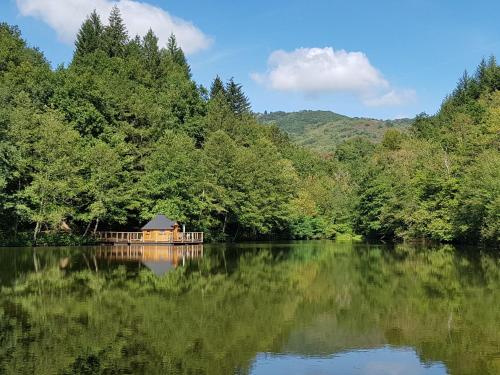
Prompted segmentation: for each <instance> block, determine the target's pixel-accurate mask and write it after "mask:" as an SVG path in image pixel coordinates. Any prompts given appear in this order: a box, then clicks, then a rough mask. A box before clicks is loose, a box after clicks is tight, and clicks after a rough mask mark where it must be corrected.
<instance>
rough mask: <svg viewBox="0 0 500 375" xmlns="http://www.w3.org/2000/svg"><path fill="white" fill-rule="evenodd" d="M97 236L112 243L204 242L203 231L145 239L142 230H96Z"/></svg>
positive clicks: (100, 239)
mask: <svg viewBox="0 0 500 375" xmlns="http://www.w3.org/2000/svg"><path fill="white" fill-rule="evenodd" d="M96 237H97V239H98V240H99V241H102V242H112V243H146V242H168V243H202V242H203V232H179V233H176V234H175V236H174V235H172V236H168V238H167V239H165V238H159V239H156V238H151V239H144V236H143V233H142V232H96Z"/></svg>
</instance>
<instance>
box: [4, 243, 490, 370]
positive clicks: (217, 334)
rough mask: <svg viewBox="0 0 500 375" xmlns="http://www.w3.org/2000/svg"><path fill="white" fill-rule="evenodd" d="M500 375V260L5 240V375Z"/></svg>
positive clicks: (312, 246) (430, 253) (342, 247)
mask: <svg viewBox="0 0 500 375" xmlns="http://www.w3.org/2000/svg"><path fill="white" fill-rule="evenodd" d="M4 373H5V374H24V373H26V374H137V373H146V374H214V375H220V374H255V375H263V374H273V375H274V374H278V375H279V374H283V375H285V374H286V375H293V374H310V375H325V374H338V375H354V374H356V375H357V374H359V375H380V374H389V375H418V374H422V375H431V374H432V375H442V374H454V375H455V374H456V375H458V374H478V375H488V374H495V375H498V374H500V261H499V258H498V257H497V256H494V255H491V254H488V253H487V252H483V251H480V250H479V249H469V250H468V251H467V252H466V251H458V250H456V249H454V248H452V247H450V246H442V247H435V248H424V247H412V246H406V245H398V246H396V247H392V248H387V247H383V246H368V245H361V244H355V245H353V244H338V243H334V242H294V243H286V244H241V245H237V246H224V245H205V246H204V247H202V246H191V247H184V248H183V247H176V248H172V247H156V246H149V247H140V246H136V247H126V246H125V247H87V248H69V247H68V248H46V249H42V248H38V249H32V248H22V249H21V248H16V249H9V248H0V374H4Z"/></svg>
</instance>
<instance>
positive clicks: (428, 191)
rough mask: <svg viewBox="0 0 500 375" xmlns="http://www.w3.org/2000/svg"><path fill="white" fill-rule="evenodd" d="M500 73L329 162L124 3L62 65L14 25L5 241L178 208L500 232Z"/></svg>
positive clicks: (3, 81)
mask: <svg viewBox="0 0 500 375" xmlns="http://www.w3.org/2000/svg"><path fill="white" fill-rule="evenodd" d="M499 77H500V68H499V67H498V66H497V64H496V62H495V61H494V60H493V59H492V60H491V61H489V62H487V63H483V64H481V66H480V67H479V70H478V73H477V74H476V76H474V77H472V78H471V77H468V76H464V78H463V79H462V80H461V82H460V84H459V86H458V88H457V90H456V91H455V92H454V93H453V95H451V96H450V98H448V99H447V100H446V101H445V103H444V104H443V107H442V109H441V111H440V112H439V113H438V114H437V115H435V116H432V117H429V116H423V115H422V116H420V117H418V119H417V121H416V123H415V125H414V126H413V128H412V131H411V134H409V135H408V134H402V133H399V132H398V131H396V130H391V131H388V132H387V133H386V135H385V137H384V140H383V142H382V143H381V144H380V145H374V144H372V143H370V142H369V141H367V140H363V139H353V140H349V141H347V142H344V143H343V144H341V145H340V146H338V148H337V150H336V152H335V154H334V155H326V156H325V155H323V156H322V155H320V154H318V153H315V152H313V151H309V150H307V149H304V148H301V147H298V146H295V145H293V144H292V143H291V142H290V141H289V139H288V138H287V137H286V136H285V135H284V134H283V133H282V132H281V131H279V130H278V128H276V127H274V126H268V125H262V124H260V123H259V122H258V121H257V119H256V117H255V116H254V115H253V114H252V112H251V107H250V103H249V101H248V98H247V97H246V96H245V94H244V92H243V90H242V87H241V85H239V84H238V83H236V82H235V81H234V80H233V79H230V80H229V81H227V82H226V83H224V82H223V81H222V80H221V79H220V78H219V77H216V78H215V80H214V82H213V84H212V87H211V88H210V89H209V90H208V89H205V88H204V87H201V86H198V85H197V84H196V83H195V82H194V81H193V80H192V79H191V73H190V68H189V66H188V64H187V61H186V58H185V56H184V53H183V52H182V50H181V49H180V48H179V47H178V45H177V43H176V40H175V37H174V36H173V35H172V36H171V38H170V39H169V41H168V44H167V45H166V46H165V47H161V46H159V45H158V38H157V37H156V36H155V35H154V33H153V32H152V31H149V32H148V33H147V34H146V35H145V36H143V37H139V36H135V37H130V36H129V35H128V34H127V30H126V28H125V26H124V23H123V21H122V19H121V17H120V13H119V10H118V9H117V8H114V9H113V11H112V12H111V14H110V17H109V20H108V22H107V24H106V25H105V24H104V23H103V22H102V21H101V20H100V18H99V16H98V15H97V14H96V13H92V14H91V15H90V16H89V17H88V18H87V19H86V20H85V22H84V23H83V25H82V27H81V29H80V32H79V34H78V36H77V40H76V45H75V53H74V57H73V60H72V61H71V63H70V64H69V65H68V66H67V67H64V66H61V67H59V68H57V69H55V70H53V69H51V67H50V65H49V64H48V62H47V61H46V60H45V58H44V57H43V55H42V54H41V53H40V52H39V51H38V50H37V49H34V48H30V47H28V46H27V44H26V43H25V41H24V40H23V39H22V38H21V35H20V32H19V30H18V29H17V28H16V27H13V26H9V25H7V24H1V25H0V102H1V105H0V223H1V226H0V230H1V234H0V235H1V236H2V237H3V238H4V240H3V243H4V244H5V243H7V242H8V241H11V242H12V241H18V242H23V241H31V242H36V241H38V243H44V241H45V242H47V241H49V239H50V238H51V237H50V236H53V235H57V236H59V235H58V233H60V232H61V231H65V233H68V232H69V233H71V234H70V235H69V234H68V235H65V238H67V237H72V238H75V239H76V238H83V236H84V235H85V234H90V233H92V232H93V231H95V230H99V229H107V228H114V229H118V228H124V229H133V228H137V227H138V226H139V225H140V224H142V223H144V221H145V220H147V219H149V218H150V217H151V216H152V215H154V214H156V213H163V214H165V215H167V216H170V217H172V218H175V219H177V220H178V221H180V222H182V223H185V224H187V226H188V228H189V229H193V230H195V229H196V230H200V231H205V232H206V233H207V234H208V235H209V236H210V238H212V239H217V240H239V239H245V238H246V239H248V238H256V239H257V238H271V237H276V236H281V237H287V238H333V237H336V236H338V235H340V234H342V235H344V234H347V235H352V234H353V233H355V232H357V233H360V234H363V235H366V236H371V237H378V238H384V239H393V238H414V237H422V238H432V239H436V240H443V241H458V240H476V239H481V240H490V241H498V236H499V232H500V229H499V227H500V224H499V223H500V220H499V215H500V213H499V212H500V198H499V181H500V179H499V178H498V177H499V175H498V174H499V170H500V168H499V166H500V164H499V154H498V147H499V142H498V131H499V129H500V125H499V122H500V110H499V107H500V105H499V104H500V94H499V91H498V90H499V87H500V85H499ZM57 240H58V241H60V236H59V237H57Z"/></svg>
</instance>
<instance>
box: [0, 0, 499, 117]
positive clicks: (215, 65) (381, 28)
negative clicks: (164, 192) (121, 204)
mask: <svg viewBox="0 0 500 375" xmlns="http://www.w3.org/2000/svg"><path fill="white" fill-rule="evenodd" d="M114 4H117V5H118V7H119V8H120V10H121V12H122V16H123V18H124V20H125V23H126V25H127V28H128V29H129V33H130V35H135V34H140V35H143V34H145V33H146V31H147V30H148V29H149V28H150V27H151V28H152V29H153V31H154V32H155V33H156V34H157V35H158V36H159V39H160V43H163V44H165V42H166V40H167V38H168V36H169V35H170V33H172V32H173V33H174V34H175V35H176V36H177V39H178V40H179V43H180V45H181V47H182V48H183V50H184V51H185V52H186V54H187V57H188V61H189V63H190V65H191V71H192V74H193V78H194V79H195V80H196V81H197V82H198V83H200V84H203V85H204V86H206V87H209V86H210V83H211V81H212V80H213V78H214V77H215V75H217V74H218V75H219V76H221V77H222V78H223V79H224V80H227V79H229V78H231V77H234V79H235V81H236V82H239V83H241V84H242V85H243V88H244V90H245V93H246V94H247V95H248V97H249V98H250V101H251V103H252V108H253V110H254V111H256V112H264V111H268V112H269V111H297V110H305V109H307V110H309V109H311V110H318V109H320V110H331V111H334V112H337V113H341V114H345V115H349V116H357V117H372V118H381V119H389V118H401V117H413V116H415V115H416V114H418V113H421V112H426V113H428V114H432V113H435V112H436V111H437V110H438V108H439V106H440V104H441V102H442V100H443V98H444V97H445V96H446V95H447V94H448V93H449V92H450V91H451V90H452V89H453V88H454V87H455V85H456V82H457V81H458V79H459V77H460V76H461V75H462V74H463V72H464V70H465V69H467V70H468V71H469V72H474V70H475V67H476V66H477V65H478V63H479V62H480V60H481V59H482V58H483V57H486V58H487V57H489V56H490V55H495V56H496V57H497V58H500V23H499V22H498V17H499V16H498V15H499V14H500V1H498V0H475V1H465V0H379V1H372V0H365V1H360V0H350V1H345V0H342V1H337V0H308V1H304V0H302V1H299V0H288V1H282V0H273V1H269V0H268V1H261V0H253V1H242V0H240V1H238V0H232V1H230V0H217V1H206V0H171V1H160V0H142V1H135V0H117V1H114V0H0V22H7V23H9V24H15V25H18V26H19V27H20V29H21V32H22V34H23V37H24V38H25V39H26V40H27V42H28V44H29V45H30V46H36V47H38V48H39V49H40V50H41V51H42V52H43V53H44V54H45V56H46V57H47V59H48V60H49V61H50V62H51V64H52V66H54V67H56V66H58V65H60V64H68V63H69V62H70V61H71V57H72V54H73V48H74V45H73V42H74V38H75V35H76V33H77V31H78V28H79V26H80V25H81V23H82V22H83V20H84V19H85V17H86V16H87V15H88V14H89V13H90V12H91V11H92V10H93V9H96V10H97V12H98V13H99V14H100V15H101V16H102V18H103V20H107V15H108V14H109V10H110V9H111V7H112V6H113V5H114Z"/></svg>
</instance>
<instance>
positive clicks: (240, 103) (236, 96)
mask: <svg viewBox="0 0 500 375" xmlns="http://www.w3.org/2000/svg"><path fill="white" fill-rule="evenodd" d="M226 98H227V101H228V104H229V107H230V108H231V110H232V111H233V113H234V114H236V115H239V116H241V115H243V114H248V113H250V110H251V107H250V101H249V100H248V97H247V96H246V95H245V94H244V92H243V87H242V86H241V84H239V83H236V82H234V79H233V78H231V79H230V80H229V82H228V83H227V84H226Z"/></svg>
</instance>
